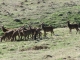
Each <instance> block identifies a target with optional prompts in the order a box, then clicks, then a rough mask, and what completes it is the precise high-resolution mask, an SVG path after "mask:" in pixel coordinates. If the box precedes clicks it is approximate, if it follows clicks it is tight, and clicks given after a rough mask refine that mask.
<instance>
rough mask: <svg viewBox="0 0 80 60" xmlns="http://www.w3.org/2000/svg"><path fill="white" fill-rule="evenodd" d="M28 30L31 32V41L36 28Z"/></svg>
mask: <svg viewBox="0 0 80 60" xmlns="http://www.w3.org/2000/svg"><path fill="white" fill-rule="evenodd" d="M29 28H30V31H31V35H32V39H33V37H34V33H35V31H36V28H32V27H31V26H29Z"/></svg>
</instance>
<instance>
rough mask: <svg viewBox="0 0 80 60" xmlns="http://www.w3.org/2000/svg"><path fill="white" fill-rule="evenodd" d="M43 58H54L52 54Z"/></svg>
mask: <svg viewBox="0 0 80 60" xmlns="http://www.w3.org/2000/svg"><path fill="white" fill-rule="evenodd" d="M43 58H44V59H47V58H52V56H51V55H45V56H44V57H43Z"/></svg>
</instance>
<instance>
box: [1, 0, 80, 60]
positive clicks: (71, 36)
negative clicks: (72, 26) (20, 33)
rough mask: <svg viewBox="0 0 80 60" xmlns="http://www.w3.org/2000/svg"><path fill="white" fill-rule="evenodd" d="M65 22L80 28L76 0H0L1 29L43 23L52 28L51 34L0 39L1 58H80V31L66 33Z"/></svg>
mask: <svg viewBox="0 0 80 60" xmlns="http://www.w3.org/2000/svg"><path fill="white" fill-rule="evenodd" d="M67 21H70V22H71V23H77V24H79V27H80V1H79V0H67V1H66V0H0V28H1V26H2V25H4V27H6V28H8V29H14V28H18V27H21V26H23V25H25V26H26V28H27V26H28V24H29V25H31V26H32V27H38V25H39V24H41V23H43V22H44V23H45V24H47V25H52V26H53V27H54V35H53V36H51V35H50V33H47V37H44V36H43V35H42V38H41V39H37V40H32V39H29V40H28V41H24V40H22V41H13V42H11V41H7V42H5V41H3V42H0V60H80V34H79V33H78V34H76V30H72V33H69V29H68V27H67ZM42 32H43V31H42ZM2 35H3V32H2V30H1V29H0V36H2Z"/></svg>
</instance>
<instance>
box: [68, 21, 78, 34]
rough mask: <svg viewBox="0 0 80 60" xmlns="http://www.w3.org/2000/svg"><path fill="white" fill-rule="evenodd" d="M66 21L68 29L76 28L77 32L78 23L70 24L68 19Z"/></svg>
mask: <svg viewBox="0 0 80 60" xmlns="http://www.w3.org/2000/svg"><path fill="white" fill-rule="evenodd" d="M67 23H68V27H69V29H70V32H71V30H72V29H76V31H77V32H78V31H79V26H78V24H70V22H69V21H67ZM77 32H76V34H77Z"/></svg>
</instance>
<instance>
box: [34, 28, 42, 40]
mask: <svg viewBox="0 0 80 60" xmlns="http://www.w3.org/2000/svg"><path fill="white" fill-rule="evenodd" d="M41 30H42V29H40V28H37V29H36V31H35V33H34V39H35V40H36V38H37V37H38V38H40V37H41V35H42V33H41Z"/></svg>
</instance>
